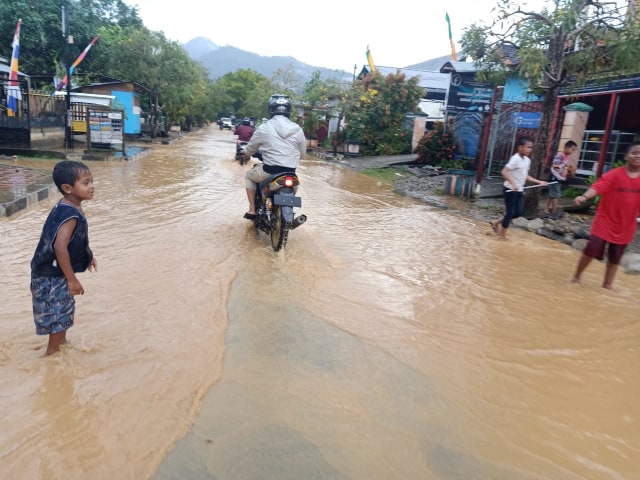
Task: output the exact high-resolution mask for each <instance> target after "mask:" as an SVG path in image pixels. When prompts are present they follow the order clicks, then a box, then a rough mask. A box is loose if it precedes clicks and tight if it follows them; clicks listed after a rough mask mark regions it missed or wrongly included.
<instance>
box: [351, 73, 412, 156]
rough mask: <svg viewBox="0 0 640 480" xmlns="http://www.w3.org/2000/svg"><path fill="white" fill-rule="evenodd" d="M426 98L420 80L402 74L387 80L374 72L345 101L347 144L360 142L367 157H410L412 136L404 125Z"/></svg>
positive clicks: (358, 84) (353, 89)
mask: <svg viewBox="0 0 640 480" xmlns="http://www.w3.org/2000/svg"><path fill="white" fill-rule="evenodd" d="M422 95H423V91H422V88H421V87H419V86H418V79H417V78H416V77H413V78H410V79H409V80H406V77H405V75H404V74H402V73H396V74H389V75H387V77H383V76H382V75H380V74H379V73H378V72H374V73H372V74H369V75H367V76H365V77H364V78H363V79H362V80H358V81H356V82H355V85H354V86H353V88H352V89H351V90H350V91H349V92H348V93H347V95H346V99H345V103H346V111H345V119H346V123H347V132H346V138H347V140H350V141H357V142H360V152H361V153H362V154H363V155H394V154H403V153H410V152H411V132H408V131H406V130H404V129H403V128H402V123H403V120H404V116H405V114H406V113H407V112H413V111H415V110H416V109H417V106H418V103H419V102H420V98H421V97H422Z"/></svg>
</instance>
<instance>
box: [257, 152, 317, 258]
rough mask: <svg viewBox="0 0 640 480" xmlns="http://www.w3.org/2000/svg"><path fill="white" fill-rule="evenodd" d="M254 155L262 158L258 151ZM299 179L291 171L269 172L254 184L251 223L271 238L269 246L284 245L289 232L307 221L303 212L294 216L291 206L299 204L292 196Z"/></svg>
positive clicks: (277, 246)
mask: <svg viewBox="0 0 640 480" xmlns="http://www.w3.org/2000/svg"><path fill="white" fill-rule="evenodd" d="M254 157H256V158H258V159H260V160H262V158H261V156H260V154H259V153H257V154H255V155H254ZM299 185H300V179H299V178H298V176H297V175H296V174H295V173H293V172H285V173H277V174H275V175H271V176H270V177H269V178H268V179H267V180H266V181H265V182H263V183H261V184H258V185H257V188H256V218H255V219H254V220H253V226H254V227H255V229H256V233H258V231H259V230H261V231H263V232H265V233H266V234H267V235H269V236H270V238H271V246H272V247H273V250H274V251H276V252H278V251H280V249H282V248H284V246H285V245H286V244H287V240H288V238H289V232H290V231H291V230H294V229H296V228H298V227H299V226H300V225H302V224H303V223H305V222H306V221H307V216H306V215H299V216H298V217H296V216H295V215H294V212H293V208H294V207H301V206H302V200H301V199H300V197H297V196H296V189H297V187H298V186H299Z"/></svg>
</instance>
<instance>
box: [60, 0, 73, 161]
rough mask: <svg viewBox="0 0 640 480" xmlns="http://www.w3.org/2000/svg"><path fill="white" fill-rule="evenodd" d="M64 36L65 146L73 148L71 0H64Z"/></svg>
mask: <svg viewBox="0 0 640 480" xmlns="http://www.w3.org/2000/svg"><path fill="white" fill-rule="evenodd" d="M62 36H63V37H64V57H65V60H64V63H65V66H66V70H67V72H66V73H67V85H66V87H67V95H66V106H67V108H66V115H65V119H64V147H65V148H73V135H72V133H71V126H72V121H71V49H70V45H71V44H72V43H73V37H72V36H71V34H70V32H69V0H64V3H63V4H62Z"/></svg>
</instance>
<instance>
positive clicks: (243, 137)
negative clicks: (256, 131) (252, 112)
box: [233, 117, 253, 142]
mask: <svg viewBox="0 0 640 480" xmlns="http://www.w3.org/2000/svg"><path fill="white" fill-rule="evenodd" d="M233 134H234V135H237V136H238V142H248V141H249V140H251V136H252V135H253V127H252V126H251V119H250V118H249V117H244V118H243V119H242V123H241V124H240V125H238V126H237V127H236V129H235V130H234V131H233Z"/></svg>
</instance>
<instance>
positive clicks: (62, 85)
mask: <svg viewBox="0 0 640 480" xmlns="http://www.w3.org/2000/svg"><path fill="white" fill-rule="evenodd" d="M99 38H100V35H96V36H95V37H94V38H93V40H91V43H90V44H89V45H87V48H85V49H84V50H83V51H82V53H81V54H80V55H79V56H78V58H76V61H75V62H73V64H72V65H71V66H70V67H69V74H70V75H73V72H74V70H75V69H76V67H77V66H78V65H79V64H80V62H81V61H82V60H84V57H86V56H87V53H89V50H91V47H93V45H94V44H95V43H96V42H97V41H98V39H99ZM58 78H59V77H58ZM66 85H67V76H66V75H65V76H64V78H63V79H62V81H61V82H60V83H59V84H58V86H57V87H56V91H60V90H62V89H63V88H64V87H65V86H66Z"/></svg>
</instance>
